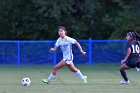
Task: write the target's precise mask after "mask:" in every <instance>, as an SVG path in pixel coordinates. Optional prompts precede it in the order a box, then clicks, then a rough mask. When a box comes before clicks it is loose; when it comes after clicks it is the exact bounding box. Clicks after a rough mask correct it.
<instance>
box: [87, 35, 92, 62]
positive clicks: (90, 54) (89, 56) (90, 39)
mask: <svg viewBox="0 0 140 93" xmlns="http://www.w3.org/2000/svg"><path fill="white" fill-rule="evenodd" d="M88 47H89V48H88V49H89V50H88V51H89V54H88V58H89V62H88V64H93V61H92V38H89V43H88Z"/></svg>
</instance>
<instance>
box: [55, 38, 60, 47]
mask: <svg viewBox="0 0 140 93" xmlns="http://www.w3.org/2000/svg"><path fill="white" fill-rule="evenodd" d="M59 42H60V38H58V39H57V41H56V43H55V46H57V47H58V46H59Z"/></svg>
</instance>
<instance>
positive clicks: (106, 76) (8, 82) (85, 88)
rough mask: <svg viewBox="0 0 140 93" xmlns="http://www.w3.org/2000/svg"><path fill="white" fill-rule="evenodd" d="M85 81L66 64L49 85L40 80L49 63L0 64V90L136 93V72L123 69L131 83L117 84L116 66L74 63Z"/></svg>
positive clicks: (139, 89)
mask: <svg viewBox="0 0 140 93" xmlns="http://www.w3.org/2000/svg"><path fill="white" fill-rule="evenodd" d="M77 67H78V68H79V69H80V70H81V72H82V73H83V74H84V75H87V76H88V84H83V81H81V80H80V79H78V78H77V77H76V76H75V74H74V73H72V72H70V71H69V69H68V68H67V67H64V68H62V69H61V70H59V72H58V75H57V77H56V78H55V80H54V81H53V82H51V84H49V85H47V84H44V83H42V81H41V79H42V78H46V77H47V76H49V74H50V73H51V71H52V68H53V67H52V66H21V67H16V66H0V93H140V72H136V70H135V69H130V70H128V71H127V74H128V77H129V79H130V82H131V84H129V85H121V84H120V83H119V81H120V79H121V76H120V74H119V70H118V68H119V65H115V64H112V65H110V64H106V65H103V64H98V65H77ZM23 77H29V78H30V79H31V81H32V84H31V86H29V87H25V86H21V85H20V80H21V79H22V78H23Z"/></svg>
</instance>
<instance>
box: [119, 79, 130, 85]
mask: <svg viewBox="0 0 140 93" xmlns="http://www.w3.org/2000/svg"><path fill="white" fill-rule="evenodd" d="M120 83H121V84H129V83H130V82H129V80H128V81H125V80H121V81H120Z"/></svg>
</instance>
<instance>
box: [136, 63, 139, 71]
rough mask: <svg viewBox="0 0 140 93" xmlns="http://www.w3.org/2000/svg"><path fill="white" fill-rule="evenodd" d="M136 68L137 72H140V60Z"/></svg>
mask: <svg viewBox="0 0 140 93" xmlns="http://www.w3.org/2000/svg"><path fill="white" fill-rule="evenodd" d="M136 70H137V72H139V71H140V62H137V65H136Z"/></svg>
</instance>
